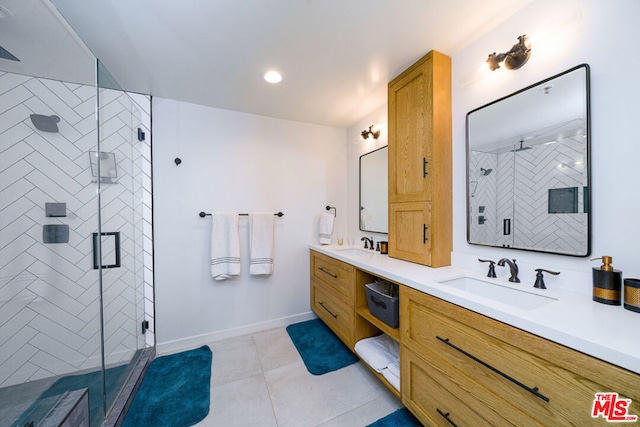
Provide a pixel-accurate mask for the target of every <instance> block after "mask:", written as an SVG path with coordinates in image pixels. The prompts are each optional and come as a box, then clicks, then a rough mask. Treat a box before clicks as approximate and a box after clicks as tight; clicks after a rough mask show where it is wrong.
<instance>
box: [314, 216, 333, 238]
mask: <svg viewBox="0 0 640 427" xmlns="http://www.w3.org/2000/svg"><path fill="white" fill-rule="evenodd" d="M334 219H335V217H334V216H333V214H329V213H321V214H320V225H319V227H318V237H319V240H320V244H321V245H330V244H331V234H332V233H333V220H334Z"/></svg>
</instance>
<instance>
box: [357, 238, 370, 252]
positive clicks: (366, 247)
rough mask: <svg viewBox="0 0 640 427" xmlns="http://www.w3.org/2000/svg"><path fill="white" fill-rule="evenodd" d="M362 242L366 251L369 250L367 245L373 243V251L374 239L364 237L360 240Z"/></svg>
mask: <svg viewBox="0 0 640 427" xmlns="http://www.w3.org/2000/svg"><path fill="white" fill-rule="evenodd" d="M360 241H364V248H365V249H369V246H368V245H367V243H371V249H372V250H373V238H371V239H370V238H368V237H363V238H362V239H360Z"/></svg>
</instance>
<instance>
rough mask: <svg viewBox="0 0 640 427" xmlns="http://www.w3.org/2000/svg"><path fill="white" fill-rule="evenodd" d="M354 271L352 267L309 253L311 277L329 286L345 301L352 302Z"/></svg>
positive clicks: (315, 253)
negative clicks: (343, 297)
mask: <svg viewBox="0 0 640 427" xmlns="http://www.w3.org/2000/svg"><path fill="white" fill-rule="evenodd" d="M354 270H355V267H353V266H352V265H349V264H346V263H344V262H342V261H338V260H337V259H334V258H331V257H328V256H325V255H322V254H319V253H317V252H311V277H312V278H315V279H317V280H320V281H322V282H323V283H326V284H327V285H329V286H331V287H332V288H333V289H334V290H335V291H336V292H339V293H341V294H343V295H344V296H345V297H346V298H347V301H353V280H354Z"/></svg>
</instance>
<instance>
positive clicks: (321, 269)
mask: <svg viewBox="0 0 640 427" xmlns="http://www.w3.org/2000/svg"><path fill="white" fill-rule="evenodd" d="M318 270H320V271H322V272H323V273H325V274H328V275H329V276H331V277H333V278H334V279H337V278H338V275H337V274H333V273H332V272H330V271H327V270H325V269H324V268H322V267H318Z"/></svg>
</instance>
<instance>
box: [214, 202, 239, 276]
mask: <svg viewBox="0 0 640 427" xmlns="http://www.w3.org/2000/svg"><path fill="white" fill-rule="evenodd" d="M211 218H212V224H211V276H212V277H213V278H214V279H216V280H226V279H228V278H229V277H231V276H238V275H240V237H239V235H238V214H237V213H213V214H211Z"/></svg>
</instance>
